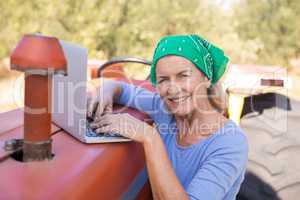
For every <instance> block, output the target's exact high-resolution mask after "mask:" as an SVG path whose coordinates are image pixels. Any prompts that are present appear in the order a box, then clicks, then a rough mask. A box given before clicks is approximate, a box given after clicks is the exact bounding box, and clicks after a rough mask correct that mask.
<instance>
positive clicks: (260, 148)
mask: <svg viewBox="0 0 300 200" xmlns="http://www.w3.org/2000/svg"><path fill="white" fill-rule="evenodd" d="M242 115H243V117H242V119H241V124H240V125H241V128H242V129H243V130H244V131H245V133H246V134H247V137H248V140H249V162H248V166H247V173H246V176H245V180H244V182H243V184H242V186H241V189H240V192H239V194H238V197H237V199H239V200H260V199H261V200H268V199H270V200H271V199H272V200H274V199H283V200H290V199H299V198H300V102H299V101H294V100H290V99H289V98H287V97H285V96H283V95H279V94H274V93H268V94H263V95H256V96H251V97H249V98H246V100H245V106H244V109H243V114H242Z"/></svg>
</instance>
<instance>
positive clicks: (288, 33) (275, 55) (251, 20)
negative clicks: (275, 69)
mask: <svg viewBox="0 0 300 200" xmlns="http://www.w3.org/2000/svg"><path fill="white" fill-rule="evenodd" d="M235 18H236V19H238V20H237V26H236V30H237V32H238V34H239V36H240V37H241V38H242V40H244V41H246V40H257V41H259V42H261V44H262V45H261V47H260V48H258V49H257V51H256V54H257V57H258V62H259V63H263V64H272V65H284V66H289V65H290V59H292V58H297V57H299V54H300V26H299V21H300V4H299V1H297V0H241V1H240V3H238V4H237V6H236V9H235Z"/></svg>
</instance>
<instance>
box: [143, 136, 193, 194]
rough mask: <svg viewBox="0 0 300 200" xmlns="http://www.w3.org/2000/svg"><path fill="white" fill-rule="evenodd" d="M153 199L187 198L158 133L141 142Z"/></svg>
mask: <svg viewBox="0 0 300 200" xmlns="http://www.w3.org/2000/svg"><path fill="white" fill-rule="evenodd" d="M143 146H144V151H145V155H146V156H145V157H146V164H147V171H148V176H149V179H150V183H151V189H152V193H153V197H154V199H163V200H164V199H172V200H176V199H180V200H184V199H189V198H188V196H187V194H186V193H185V190H184V188H183V187H182V186H181V184H180V182H179V180H178V178H177V176H176V174H175V172H174V170H173V168H172V165H171V162H170V160H169V158H168V155H167V152H166V149H165V146H164V144H163V142H162V140H161V138H160V136H159V135H158V133H157V134H156V135H155V136H153V137H152V138H151V140H148V141H146V142H144V143H143Z"/></svg>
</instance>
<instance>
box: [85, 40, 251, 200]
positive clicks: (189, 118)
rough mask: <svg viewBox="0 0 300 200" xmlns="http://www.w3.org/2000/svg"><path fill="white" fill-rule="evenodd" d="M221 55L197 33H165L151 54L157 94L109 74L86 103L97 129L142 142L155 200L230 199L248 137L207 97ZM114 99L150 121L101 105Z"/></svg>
mask: <svg viewBox="0 0 300 200" xmlns="http://www.w3.org/2000/svg"><path fill="white" fill-rule="evenodd" d="M227 62H228V58H227V57H226V56H224V54H223V51H222V50H220V49H219V48H217V47H215V46H213V45H212V44H210V43H209V42H207V41H206V40H203V39H202V38H200V37H199V36H196V35H177V36H167V37H165V38H162V39H161V41H160V42H159V43H158V45H157V48H156V50H155V52H154V56H153V62H152V68H151V81H152V83H153V85H155V86H156V87H157V91H158V92H157V93H153V92H150V91H148V90H145V89H143V88H141V87H137V86H133V85H130V84H126V83H121V82H114V81H110V82H106V83H105V84H103V86H102V87H101V88H100V92H99V93H100V94H102V100H101V102H100V103H99V104H98V105H97V106H92V105H90V106H89V110H90V111H89V113H90V114H91V115H92V113H93V112H94V113H96V114H95V119H94V122H93V123H92V127H93V128H94V129H95V130H96V132H98V133H110V132H118V133H119V134H121V135H123V136H125V137H129V138H131V139H133V140H135V141H137V142H140V143H142V144H143V147H144V151H145V157H146V165H147V171H148V175H149V179H150V183H151V188H152V192H153V196H154V198H155V199H209V200H211V199H212V200H213V199H216V200H221V199H225V200H232V199H235V197H236V194H237V192H238V191H239V188H240V185H241V183H242V181H243V179H244V173H245V169H246V163H247V155H248V143H247V138H246V136H245V135H244V133H243V131H242V130H241V129H240V128H239V127H238V126H237V125H236V124H235V123H234V122H233V121H231V120H228V119H227V118H225V117H224V116H223V115H222V113H220V112H219V109H218V108H217V107H215V106H214V105H213V104H212V103H211V100H210V97H209V96H210V95H211V93H210V92H212V90H214V89H212V88H213V87H215V86H216V85H217V84H218V82H219V80H220V79H221V77H222V76H223V74H224V72H225V70H226V65H227ZM213 92H214V91H213ZM104 94H105V95H104ZM100 96H101V95H100ZM98 98H99V97H98ZM114 102H115V103H118V104H121V105H127V106H130V107H134V108H137V109H139V110H141V111H144V112H146V113H148V114H149V115H150V116H151V117H152V119H153V120H154V123H155V126H154V127H152V126H150V125H148V124H146V123H144V122H141V121H139V120H136V119H134V118H132V117H130V116H128V115H127V114H118V115H114V114H111V109H105V108H110V107H111V106H112V104H113V103H114Z"/></svg>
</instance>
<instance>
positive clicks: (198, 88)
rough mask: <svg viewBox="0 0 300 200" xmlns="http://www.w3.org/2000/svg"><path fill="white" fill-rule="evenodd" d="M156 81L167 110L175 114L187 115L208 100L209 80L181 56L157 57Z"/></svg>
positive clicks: (201, 107)
mask: <svg viewBox="0 0 300 200" xmlns="http://www.w3.org/2000/svg"><path fill="white" fill-rule="evenodd" d="M156 81H157V89H158V91H159V93H160V96H161V97H162V99H163V100H164V102H165V103H166V106H167V108H168V110H169V111H170V112H171V113H173V114H175V115H177V116H186V115H189V114H191V113H193V112H194V111H195V110H197V109H198V111H199V109H203V106H204V105H205V103H206V102H207V101H208V98H207V87H208V86H209V85H210V81H209V80H208V79H207V77H206V76H205V75H204V74H203V73H202V72H201V71H200V70H199V69H197V68H196V66H195V65H194V64H193V63H192V62H190V61H189V60H187V59H185V58H183V57H180V56H174V55H171V56H166V57H163V58H161V59H159V61H158V62H157V64H156ZM204 101H205V103H204ZM206 105H207V104H206ZM204 109H205V108H204ZM200 112H201V111H200Z"/></svg>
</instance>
